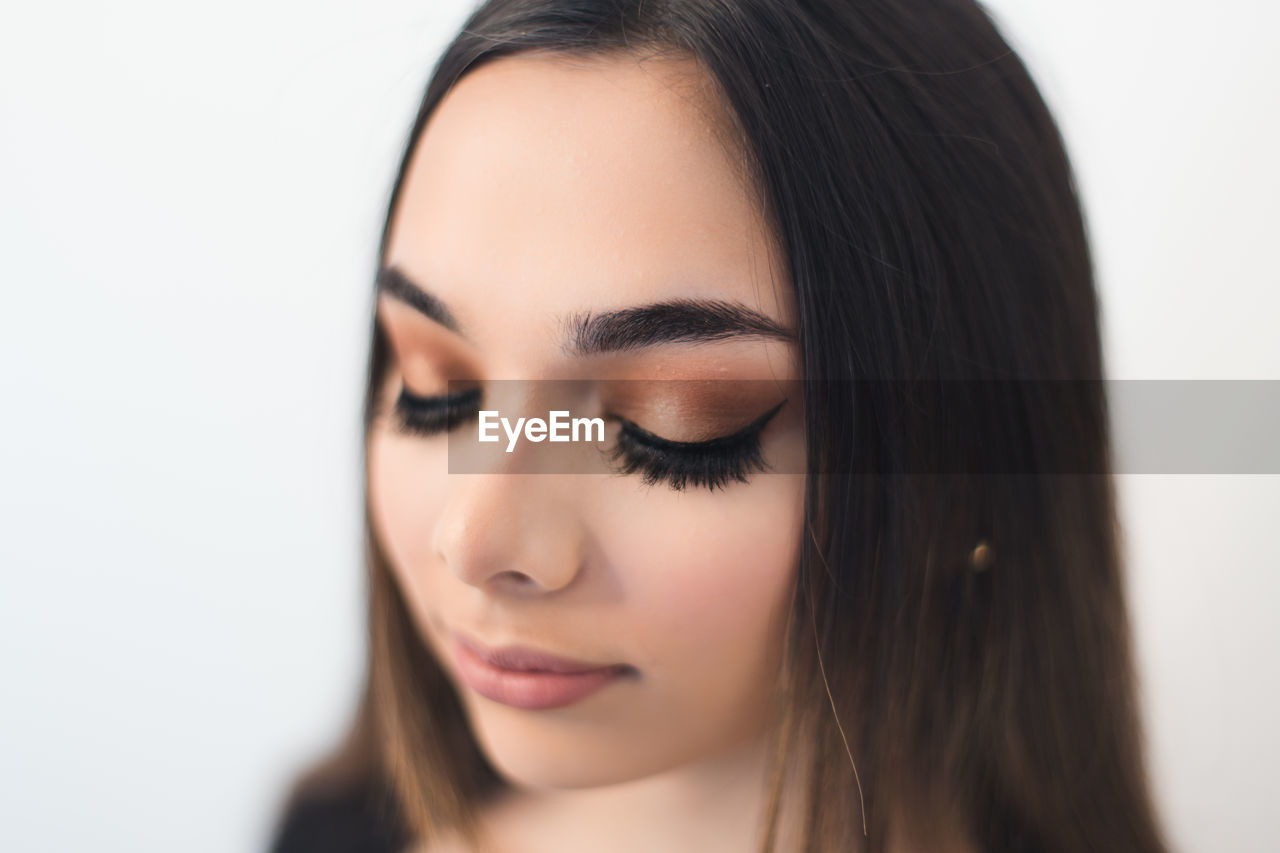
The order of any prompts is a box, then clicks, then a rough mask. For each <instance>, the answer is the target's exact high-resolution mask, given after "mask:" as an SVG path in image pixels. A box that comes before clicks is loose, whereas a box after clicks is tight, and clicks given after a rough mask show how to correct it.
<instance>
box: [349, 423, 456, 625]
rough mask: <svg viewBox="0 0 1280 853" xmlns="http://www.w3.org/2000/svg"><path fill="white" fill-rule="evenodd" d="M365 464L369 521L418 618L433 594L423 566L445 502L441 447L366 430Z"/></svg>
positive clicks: (428, 560) (429, 556)
mask: <svg viewBox="0 0 1280 853" xmlns="http://www.w3.org/2000/svg"><path fill="white" fill-rule="evenodd" d="M368 466H369V468H368V477H369V523H370V525H371V527H372V528H373V533H374V536H375V537H376V538H377V541H378V543H379V544H380V545H381V547H382V550H383V553H384V555H385V556H386V558H387V561H388V562H389V564H390V568H391V571H392V573H393V574H394V575H395V577H396V581H397V582H398V583H399V585H400V588H401V590H402V591H403V593H404V595H405V598H406V600H407V601H408V603H409V606H410V609H411V610H412V611H413V613H414V615H415V617H417V618H418V619H419V620H421V619H422V618H423V616H424V615H425V614H426V607H425V604H426V602H427V601H429V600H431V597H430V594H429V591H428V589H427V583H428V581H429V579H430V577H429V575H428V573H427V572H425V571H424V570H423V569H425V567H427V566H430V565H431V564H432V560H433V553H432V545H431V531H432V530H433V529H434V524H435V519H436V518H437V517H438V515H439V513H440V511H441V508H442V506H443V502H444V492H443V488H442V485H443V483H444V482H445V474H446V472H447V468H448V464H447V460H446V459H445V456H444V451H443V450H441V451H433V450H432V449H431V448H429V447H424V442H420V441H415V440H412V439H408V438H405V437H402V436H398V435H396V434H395V433H393V432H390V431H389V430H388V429H386V428H380V429H376V430H373V431H371V433H370V437H369V453H368ZM415 567H421V568H419V569H415Z"/></svg>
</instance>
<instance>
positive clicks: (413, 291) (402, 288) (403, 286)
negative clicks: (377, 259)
mask: <svg viewBox="0 0 1280 853" xmlns="http://www.w3.org/2000/svg"><path fill="white" fill-rule="evenodd" d="M377 287H378V293H383V294H386V295H387V296H390V297H391V298H392V299H395V300H396V301H398V302H403V303H404V304H405V305H408V306H409V307H410V308H412V309H414V310H415V311H417V312H418V313H419V314H422V315H423V316H425V317H427V318H428V319H430V320H434V321H436V322H437V323H439V324H440V325H441V326H444V327H445V328H446V329H448V330H449V331H451V332H457V333H458V334H462V330H461V328H460V327H459V326H458V319H457V318H456V317H454V316H453V312H452V311H450V310H449V309H448V308H447V307H446V306H445V304H444V303H443V302H441V301H440V300H439V299H437V298H436V297H435V296H432V295H431V294H430V293H427V291H425V290H423V289H422V288H421V287H419V286H418V285H416V284H414V283H413V282H412V281H410V280H409V277H408V276H406V275H405V274H404V273H403V272H401V271H400V270H398V269H396V268H395V267H383V268H382V269H380V270H378V280H377Z"/></svg>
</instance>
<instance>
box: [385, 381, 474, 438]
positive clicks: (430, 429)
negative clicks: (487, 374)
mask: <svg viewBox="0 0 1280 853" xmlns="http://www.w3.org/2000/svg"><path fill="white" fill-rule="evenodd" d="M479 412H480V389H479V388H468V389H467V390H466V391H459V392H458V393H456V394H449V395H445V396H439V397H419V396H417V395H415V394H410V393H409V391H408V390H407V389H401V391H400V396H399V397H397V398H396V405H395V414H396V419H397V424H398V426H399V428H400V430H401V431H402V432H406V433H409V434H411V435H420V436H430V435H436V434H437V433H441V432H448V431H450V430H452V429H454V428H456V427H458V426H459V425H461V424H464V423H466V422H467V421H469V420H471V419H472V418H474V417H475V416H476V415H478V414H479Z"/></svg>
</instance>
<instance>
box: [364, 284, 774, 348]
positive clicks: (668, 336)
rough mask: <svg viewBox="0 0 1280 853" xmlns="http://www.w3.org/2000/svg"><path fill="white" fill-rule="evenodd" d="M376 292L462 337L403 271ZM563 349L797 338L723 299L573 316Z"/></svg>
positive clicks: (441, 309) (445, 313)
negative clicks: (741, 339) (752, 338)
mask: <svg viewBox="0 0 1280 853" xmlns="http://www.w3.org/2000/svg"><path fill="white" fill-rule="evenodd" d="M377 283H378V291H379V292H380V293H385V294H387V295H388V296H390V297H392V298H394V299H396V300H398V301H400V302H403V303H404V304H406V305H408V306H409V307H411V308H413V309H415V310H416V311H418V312H419V313H420V314H422V315H424V316H426V317H427V318H429V319H431V320H434V321H435V322H437V323H439V324H440V325H442V326H444V327H445V328H446V329H449V330H450V331H453V332H458V333H459V334H461V331H460V328H459V325H458V321H457V319H456V318H455V317H454V315H453V313H452V312H451V311H450V310H449V308H448V307H447V306H446V305H445V304H444V303H443V302H442V301H441V300H440V299H439V298H437V297H436V296H433V295H432V294H430V293H428V292H427V291H426V290H425V289H423V288H422V287H421V286H420V285H418V284H415V283H414V282H413V281H411V280H410V279H409V277H408V276H406V275H405V274H404V273H403V272H402V271H401V270H399V269H397V268H395V267H387V268H384V269H382V270H381V271H379V273H378V282H377ZM562 328H563V329H564V330H565V342H564V344H563V349H564V350H565V351H566V352H567V353H568V354H569V355H572V356H587V355H599V354H603V353H609V352H622V351H630V350H637V349H644V348H646V347H652V346H660V345H662V344H675V343H708V342H716V341H724V340H730V339H736V338H742V337H761V338H771V339H775V340H781V341H786V342H788V343H791V342H794V341H795V339H796V338H795V335H794V334H793V333H792V332H791V331H790V330H789V329H787V328H786V327H784V326H782V325H780V324H779V323H777V322H776V321H775V320H773V319H772V318H770V317H767V316H765V315H764V314H761V313H760V312H758V311H754V310H752V309H750V308H748V307H747V306H745V305H742V304H741V303H738V302H730V301H728V300H724V299H685V298H680V299H670V300H664V301H662V302H655V303H652V304H649V305H640V306H636V307H632V308H623V309H620V310H616V311H602V312H598V313H593V312H584V313H578V314H572V315H570V316H569V317H567V318H565V320H564V322H563V323H562Z"/></svg>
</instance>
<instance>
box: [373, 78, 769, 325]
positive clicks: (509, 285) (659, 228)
mask: <svg viewBox="0 0 1280 853" xmlns="http://www.w3.org/2000/svg"><path fill="white" fill-rule="evenodd" d="M720 109H721V107H720V106H719V105H718V103H717V101H716V100H715V97H714V96H713V95H712V94H711V90H710V88H709V84H708V81H707V78H705V77H704V76H703V75H702V72H701V71H700V69H699V67H698V66H697V65H696V64H695V63H694V62H693V61H692V60H687V59H669V58H662V59H658V58H650V59H644V60H640V59H638V58H636V57H635V56H634V55H630V54H627V55H618V56H613V57H587V58H584V57H576V56H575V57H568V56H560V55H546V54H521V55H517V56H513V57H506V58H502V59H499V60H496V61H494V62H491V63H489V64H487V65H484V66H481V67H480V68H478V69H476V70H475V71H472V72H470V73H468V74H467V75H465V76H464V77H463V78H462V79H461V80H460V81H459V82H458V83H457V84H456V85H455V86H454V87H453V89H452V90H451V91H450V92H449V93H448V94H447V95H446V96H445V98H444V99H443V100H442V101H441V103H440V104H439V106H438V107H437V109H436V111H435V113H434V114H433V115H432V118H431V120H430V121H429V122H428V124H427V127H426V129H425V130H424V132H423V136H422V138H421V140H420V141H419V144H418V146H417V149H416V151H415V153H414V156H413V159H412V161H411V162H410V166H409V170H408V172H407V174H406V180H405V185H404V187H403V189H402V195H401V198H400V201H399V205H398V209H397V210H396V211H395V215H394V219H393V222H392V231H391V235H390V242H389V244H388V251H387V257H386V258H385V259H384V260H385V262H386V263H387V264H390V265H395V266H398V267H400V268H401V269H403V270H405V271H406V273H408V274H409V275H410V276H411V277H412V278H413V279H414V280H415V281H418V282H420V283H421V284H423V285H424V286H425V287H427V288H428V289H430V290H431V291H432V292H433V293H434V294H436V295H437V296H439V297H440V298H441V299H442V300H443V301H445V302H446V304H448V305H449V306H450V308H451V309H452V310H453V311H454V312H455V313H456V314H457V315H458V318H459V320H460V321H461V322H462V324H463V325H465V326H468V327H471V328H475V329H477V330H483V329H484V328H485V326H486V325H487V324H490V322H491V320H493V319H495V318H496V320H498V321H500V320H501V318H502V317H503V316H506V317H508V318H522V319H523V320H524V321H525V322H526V324H527V325H528V326H529V328H531V329H534V328H537V327H539V326H540V325H541V324H545V326H546V329H548V330H551V329H553V328H554V321H555V318H556V316H557V315H562V314H566V313H569V312H580V311H583V310H607V309H614V308H622V307H627V306H630V305H636V304H640V303H647V302H654V301H661V300H663V299H670V298H675V297H709V298H718V299H731V300H735V301H740V302H742V303H744V304H746V305H747V306H748V307H751V308H753V309H755V310H758V311H760V312H761V313H764V314H766V315H768V316H770V317H773V318H775V319H777V320H779V321H780V322H781V323H783V324H789V321H790V309H789V307H788V301H787V300H788V293H789V290H788V289H787V288H786V287H785V286H784V284H783V280H782V279H781V278H780V276H781V275H782V274H783V273H782V269H783V267H782V264H781V263H780V259H779V258H778V257H777V252H776V251H775V248H774V246H773V242H772V239H771V237H770V236H769V235H768V232H767V229H766V226H765V220H764V216H763V214H762V212H761V211H759V210H758V209H757V206H756V203H755V202H754V200H753V198H752V195H751V194H750V193H748V192H747V189H746V187H745V185H744V183H743V180H742V178H741V171H740V170H739V168H738V167H737V165H736V164H735V162H734V160H733V159H732V157H731V153H730V150H728V149H727V148H726V145H725V143H724V141H723V140H724V139H725V137H724V135H723V134H722V133H721V132H720V128H722V127H724V124H723V113H721V112H719V110H720Z"/></svg>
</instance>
